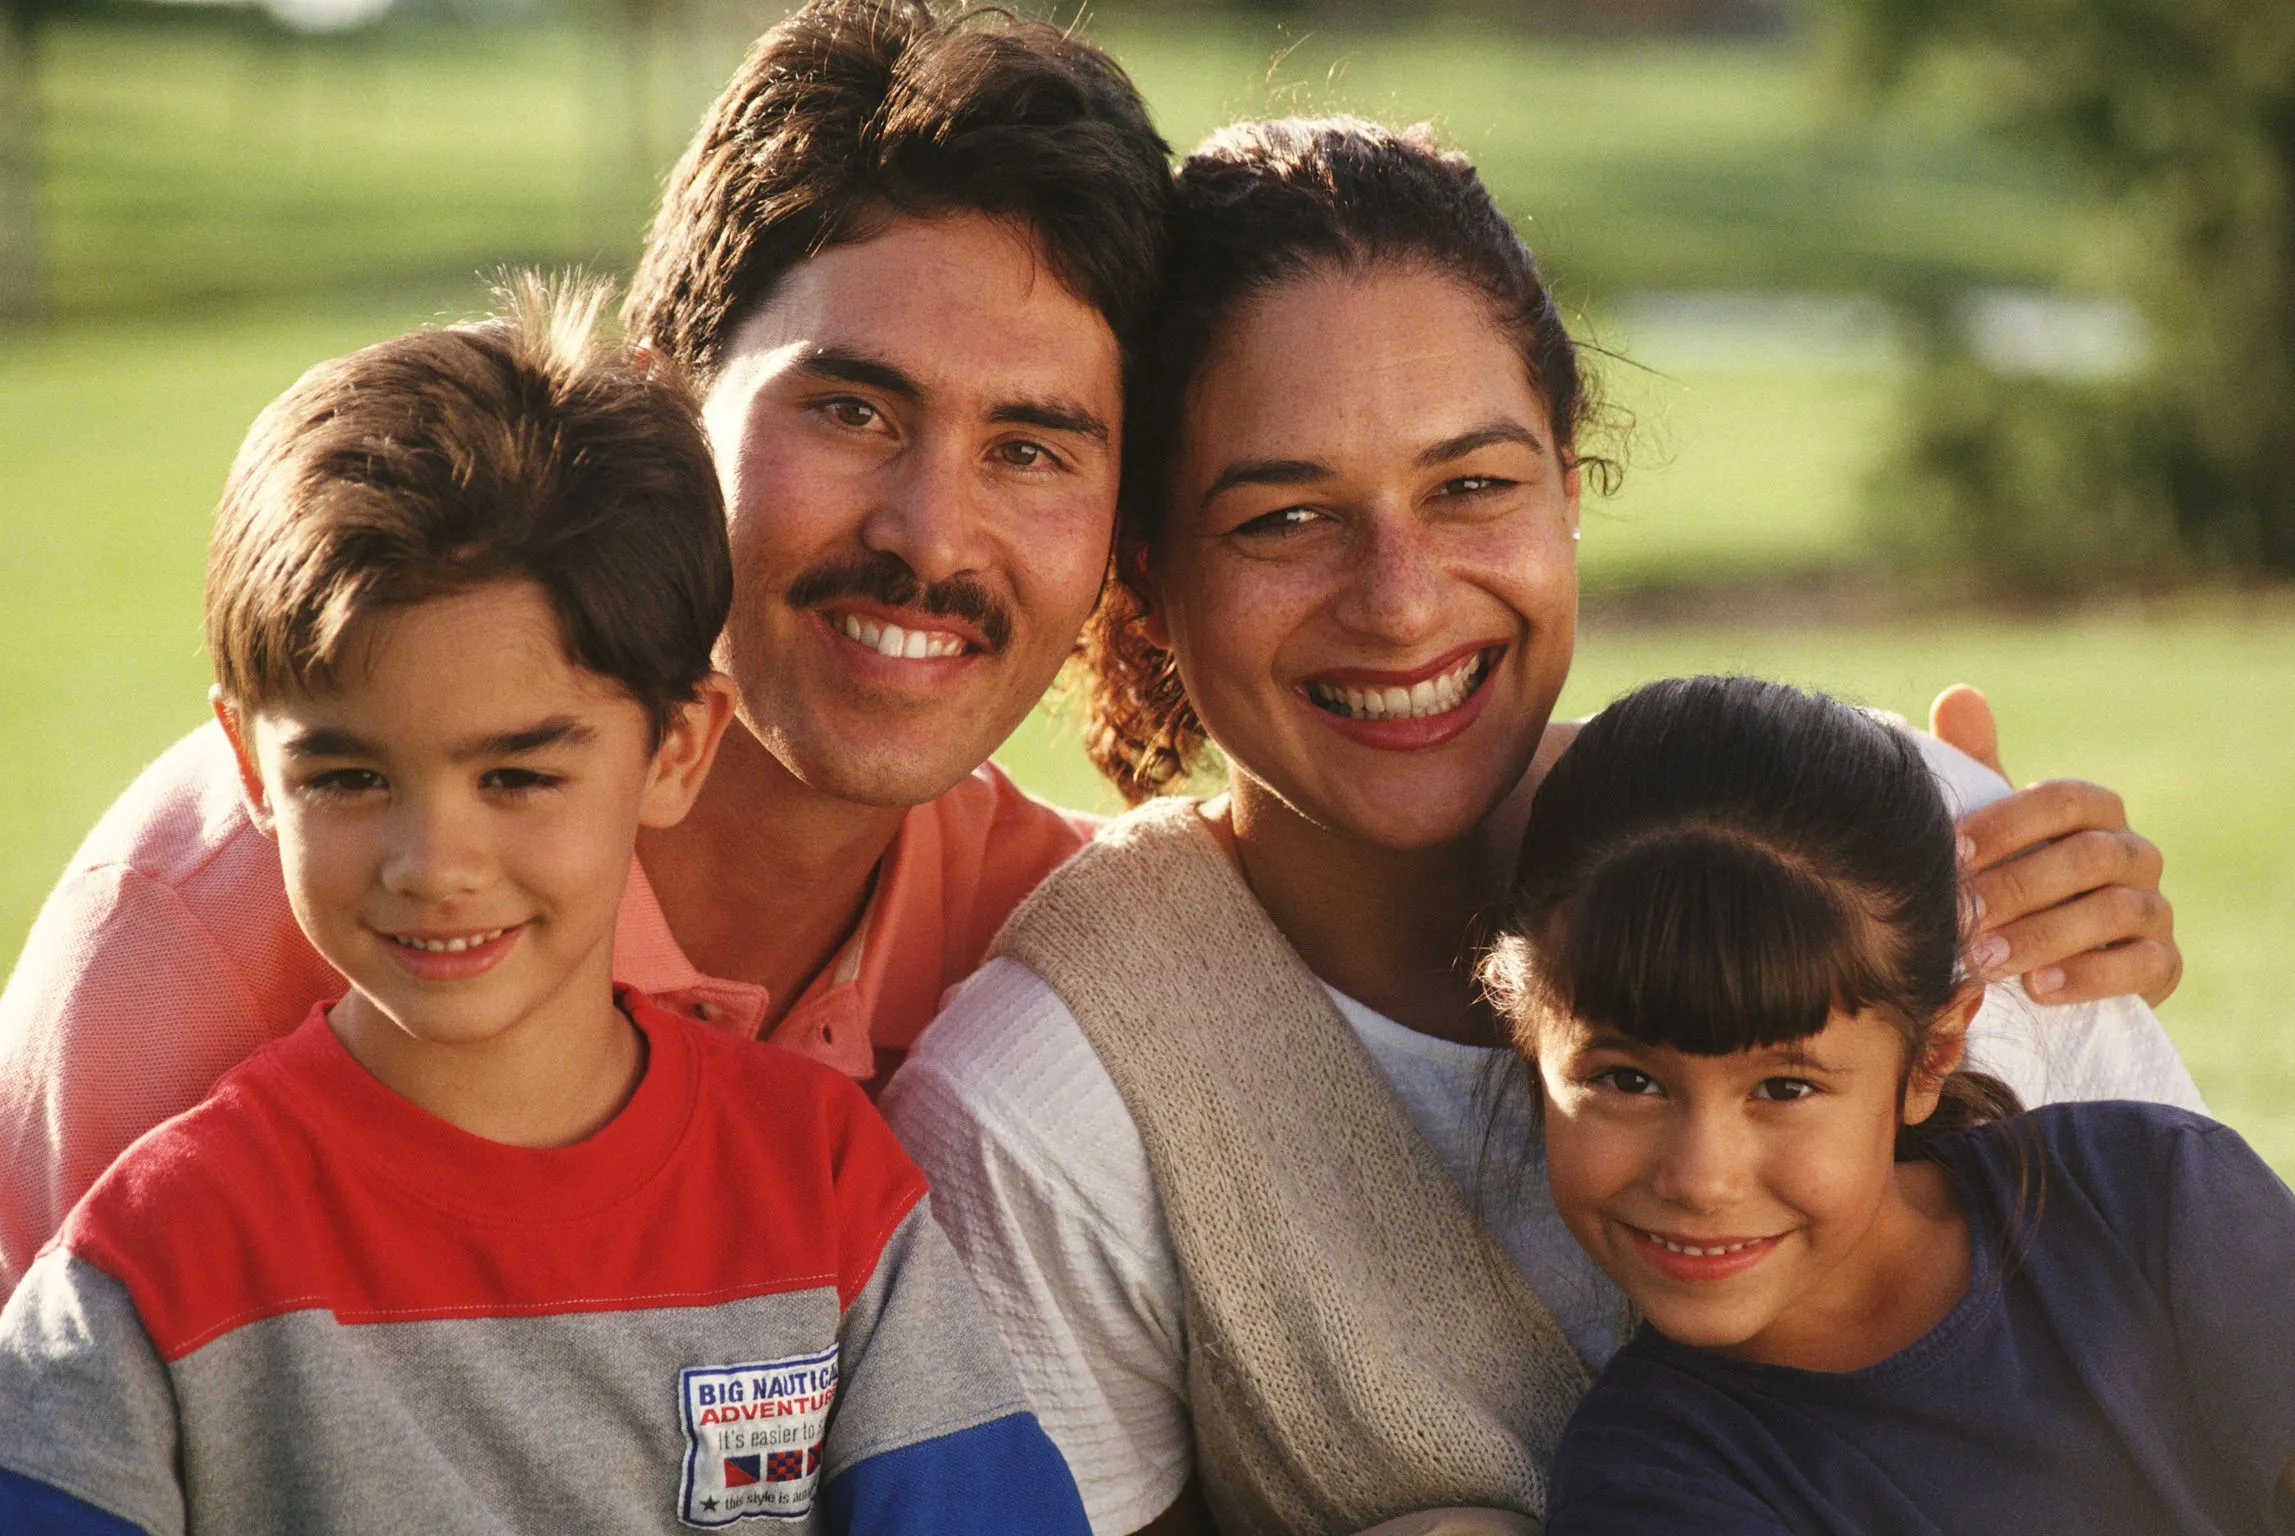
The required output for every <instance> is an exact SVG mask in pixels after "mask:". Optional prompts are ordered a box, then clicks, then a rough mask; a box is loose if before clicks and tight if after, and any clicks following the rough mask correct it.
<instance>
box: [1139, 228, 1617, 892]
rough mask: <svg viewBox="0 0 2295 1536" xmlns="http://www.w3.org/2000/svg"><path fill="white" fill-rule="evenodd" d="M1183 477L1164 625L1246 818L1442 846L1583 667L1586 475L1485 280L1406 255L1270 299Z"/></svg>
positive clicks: (1205, 382) (1247, 324)
mask: <svg viewBox="0 0 2295 1536" xmlns="http://www.w3.org/2000/svg"><path fill="white" fill-rule="evenodd" d="M1169 495H1170V504H1169V506H1168V508H1167V513H1166V522H1165V533H1164V537H1163V540H1162V543H1161V545H1160V546H1159V547H1158V548H1157V549H1156V550H1155V551H1154V553H1153V557H1152V562H1151V575H1152V579H1153V585H1154V589H1155V621H1156V623H1157V624H1158V626H1159V627H1160V628H1161V629H1162V630H1163V631H1164V633H1165V635H1166V636H1167V637H1168V643H1169V644H1170V645H1171V646H1172V648H1173V649H1174V651H1175V652H1176V653H1177V657H1178V662H1179V670H1180V676H1181V680H1182V681H1183V682H1184V683H1185V685H1186V687H1187V692H1188V696H1189V698H1190V699H1191V700H1193V702H1194V704H1195V708H1196V711H1197V713H1198V714H1199V715H1200V716H1201V718H1202V720H1203V723H1204V727H1205V729H1206V730H1207V731H1208V732H1209V734H1210V735H1211V737H1212V739H1213V740H1214V741H1216V742H1217V743H1218V744H1219V747H1220V749H1221V751H1223V752H1224V753H1225V754H1226V755H1227V758H1228V761H1229V763H1230V764H1231V766H1232V768H1233V770H1234V776H1235V785H1234V787H1235V791H1236V795H1237V798H1238V802H1239V804H1238V812H1239V813H1243V812H1245V811H1247V810H1250V809H1253V808H1254V807H1253V806H1252V805H1251V804H1247V803H1246V802H1253V801H1256V799H1257V798H1258V797H1260V796H1272V797H1274V798H1275V799H1278V800H1280V801H1281V802H1282V803H1283V804H1285V805H1287V806H1289V807H1290V808H1291V809H1292V810H1293V811H1295V812H1297V813H1298V814H1300V815H1302V816H1304V817H1306V818H1307V819H1308V820H1310V821H1312V822H1314V823H1316V824H1317V825H1320V826H1324V827H1328V828H1331V829H1334V830H1337V831H1341V832H1344V833H1347V834H1349V835H1351V836H1355V837H1360V838H1363V839H1366V840H1368V841H1372V842H1375V843H1379V844H1382V845H1385V846H1390V847H1396V848H1423V847H1429V846H1432V845H1435V844H1439V843H1444V842H1449V841H1452V840H1454V839H1457V838H1459V837H1461V836H1464V835H1465V834H1467V833H1469V832H1471V831H1472V830H1473V829H1474V828H1475V826H1476V825H1477V824H1478V823H1479V822H1480V821H1481V820H1482V819H1483V818H1484V817H1485V816H1487V815H1488V814H1489V813H1490V812H1491V811H1492V810H1493V809H1494V808H1495V807H1496V806H1497V805H1498V803H1499V802H1500V801H1502V800H1503V799H1504V798H1505V796H1506V795H1507V793H1508V792H1509V791H1510V790H1512V789H1513V788H1514V787H1515V785H1516V784H1517V783H1518V782H1519V781H1520V779H1521V777H1522V774H1523V772H1524V771H1525V769H1526V768H1527V767H1528V765H1529V762H1530V758H1531V754H1532V753H1533V752H1534V751H1535V750H1536V748H1537V745H1538V738H1539V736H1540V734H1541V733H1542V732H1543V731H1544V729H1545V726H1546V720H1547V717H1548V715H1549V714H1550V713H1551V712H1552V710H1553V707H1554V700H1555V698H1556V696H1557V695H1558V694H1559V693H1560V692H1561V688H1562V681H1563V678H1564V676H1565V675H1566V674H1567V673H1568V671H1569V666H1570V648H1571V643H1572V639H1573V636H1574V634H1575V631H1576V624H1577V601H1578V599H1577V561H1576V554H1575V549H1574V545H1573V538H1574V535H1575V533H1576V530H1577V526H1578V477H1577V475H1576V474H1575V473H1574V472H1573V471H1571V470H1569V469H1567V468H1566V467H1565V465H1564V463H1563V460H1562V458H1561V456H1560V454H1559V452H1558V448H1557V444H1556V443H1555V441H1554V437H1553V431H1552V428H1551V427H1550V425H1549V423H1548V418H1547V411H1546V406H1545V402H1544V401H1543V400H1541V399H1540V398H1539V396H1538V393H1537V392H1536V391H1535V390H1533V389H1532V388H1531V387H1530V382H1529V379H1528V378H1527V376H1526V374H1525V370H1524V367H1523V363H1522V359H1521V356H1520V354H1519V353H1518V352H1517V351H1516V349H1515V346H1514V343H1513V340H1512V339H1511V338H1510V337H1509V336H1508V334H1507V333H1506V332H1505V331H1504V330H1503V329H1501V328H1500V326H1499V324H1498V322H1497V321H1496V319H1495V318H1494V317H1493V315H1492V313H1491V309H1490V306H1489V304H1488V302H1487V301H1486V300H1484V299H1483V298H1482V297H1481V295H1480V294H1478V293H1477V292H1475V291H1474V290H1473V289H1472V288H1470V287H1468V286H1466V285H1465V284H1463V283H1461V282H1459V281H1458V280H1456V279H1454V278H1451V277H1448V276H1444V275H1441V274H1439V273H1436V272H1434V271H1432V270H1431V269H1428V268H1426V267H1423V266H1418V265H1400V264H1396V265H1383V266H1379V267H1376V268H1373V269H1372V270H1370V271H1367V272H1359V273H1342V272H1338V271H1322V272H1315V273H1310V274H1308V275H1306V276H1303V277H1300V278H1298V279H1295V280H1293V281H1291V282H1288V283H1285V284H1284V285H1282V286H1281V287H1278V288H1276V289H1274V290H1272V291H1270V292H1269V293H1267V294H1264V295H1262V296H1260V297H1259V298H1257V299H1254V300H1252V301H1251V302H1249V303H1247V304H1246V305H1244V306H1243V307H1242V309H1241V310H1240V311H1239V312H1238V313H1237V314H1236V316H1235V317H1234V319H1233V321H1232V322H1231V323H1230V325H1229V327H1228V330H1227V332H1226V334H1225V335H1224V336H1223V337H1221V338H1220V341H1219V343H1218V344H1217V345H1216V346H1215V347H1214V348H1213V350H1212V351H1211V353H1210V355H1209V356H1208V358H1207V359H1206V361H1205V364H1204V366H1203V368H1202V369H1201V370H1200V372H1199V374H1198V377H1197V379H1196V383H1195V386H1194V388H1193V390H1192V391H1191V393H1190V396H1189V400H1188V405H1187V411H1186V416H1185V418H1184V421H1183V423H1182V430H1181V434H1180V442H1179V444H1178V450H1177V453H1176V454H1175V462H1174V466H1173V472H1172V477H1171V481H1170V485H1169Z"/></svg>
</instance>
